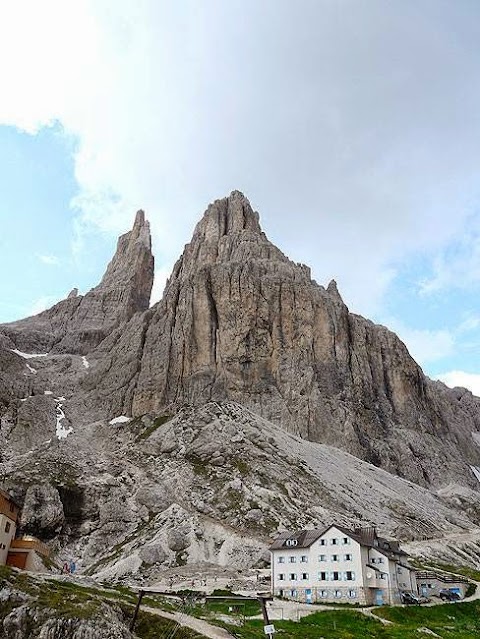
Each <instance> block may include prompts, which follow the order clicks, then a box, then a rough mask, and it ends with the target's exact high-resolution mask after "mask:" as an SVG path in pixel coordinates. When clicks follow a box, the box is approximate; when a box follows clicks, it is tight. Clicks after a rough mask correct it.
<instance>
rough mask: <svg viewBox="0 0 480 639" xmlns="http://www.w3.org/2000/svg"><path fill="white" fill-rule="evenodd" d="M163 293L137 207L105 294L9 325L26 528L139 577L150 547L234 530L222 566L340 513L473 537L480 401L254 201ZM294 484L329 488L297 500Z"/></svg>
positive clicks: (198, 555)
mask: <svg viewBox="0 0 480 639" xmlns="http://www.w3.org/2000/svg"><path fill="white" fill-rule="evenodd" d="M152 283H153V255H152V253H151V241H150V229H149V225H148V221H147V220H146V219H145V215H144V213H143V212H142V211H139V212H138V213H137V216H136V218H135V223H134V225H133V228H132V230H131V231H129V232H128V233H126V234H124V235H123V236H122V237H121V238H120V239H119V242H118V246H117V251H116V253H115V255H114V257H113V259H112V260H111V262H110V264H109V266H108V267H107V269H106V272H105V275H104V277H103V278H102V280H101V282H100V284H99V285H98V286H97V287H94V288H93V289H92V290H91V291H90V292H89V293H87V294H86V295H84V296H78V295H76V294H75V295H74V294H72V296H69V297H68V298H67V299H66V300H63V301H62V302H59V303H58V304H57V305H55V306H54V307H52V308H51V309H48V310H47V311H45V312H44V313H42V314H40V315H39V316H35V317H33V318H27V319H25V320H20V321H19V322H14V323H10V324H3V325H0V364H1V367H0V420H1V421H0V450H1V457H0V472H2V473H3V476H4V477H5V478H6V479H5V482H6V485H7V487H8V488H10V489H11V490H12V491H13V492H14V494H15V496H16V497H17V499H18V500H19V501H20V502H21V503H24V504H26V505H27V508H26V510H25V513H24V520H23V526H24V528H25V530H28V531H30V532H33V533H36V534H38V535H39V536H40V537H42V538H44V539H47V540H50V543H52V544H55V545H56V547H57V548H58V549H59V550H60V552H67V551H68V552H69V553H73V554H75V555H78V556H80V557H82V561H83V565H85V566H86V565H87V564H88V563H92V562H94V557H95V556H96V555H99V554H100V555H101V556H102V557H104V558H105V562H106V563H105V565H107V566H109V568H108V569H109V570H110V571H111V573H112V574H115V575H120V574H124V572H125V571H127V572H128V571H129V570H130V571H133V573H135V572H137V571H139V570H140V572H141V570H143V569H142V568H141V566H142V561H143V560H142V558H141V555H142V553H144V554H145V556H148V557H150V558H151V557H157V559H158V562H154V564H155V563H158V564H159V565H160V566H165V565H175V562H178V561H187V563H188V562H198V561H214V562H215V561H216V562H221V561H224V559H225V557H227V555H225V553H224V554H222V553H221V552H220V551H219V552H218V553H217V554H215V543H213V542H212V541H211V539H210V537H209V535H210V534H211V535H212V539H213V538H214V539H216V540H217V542H216V543H217V544H218V543H219V541H218V539H219V535H221V534H224V533H221V531H225V530H227V529H228V530H230V529H231V530H234V531H236V532H235V534H234V535H233V537H235V539H234V538H233V537H232V539H231V540H230V541H229V544H230V546H229V548H230V550H229V552H228V557H231V556H233V555H232V553H233V554H234V553H235V552H239V553H240V554H239V557H243V559H242V561H244V562H247V563H248V562H251V563H254V562H255V561H259V560H260V558H261V557H262V553H263V552H264V550H265V547H266V540H267V537H268V536H269V535H271V534H274V532H275V530H279V529H281V528H282V527H284V526H285V525H288V526H289V527H294V526H295V525H297V526H303V525H309V526H314V525H319V524H321V523H324V522H325V520H326V518H327V519H328V521H333V520H334V519H335V517H337V518H339V519H341V520H342V521H344V522H345V523H347V522H348V518H350V519H351V518H352V517H353V518H355V521H356V522H357V523H362V522H364V523H372V524H376V525H378V526H379V527H380V529H381V530H383V532H384V533H385V532H386V533H389V534H395V535H398V536H401V537H402V538H410V537H418V536H419V535H421V536H426V535H427V536H428V535H429V534H431V535H432V536H435V535H437V536H438V534H441V532H442V531H443V532H444V533H445V532H447V533H449V532H452V531H453V532H455V531H458V533H459V534H460V532H461V531H465V530H472V531H475V530H477V526H478V523H479V519H480V499H479V493H478V481H477V479H476V477H475V476H474V474H473V473H472V469H471V467H477V466H478V467H480V446H479V445H478V441H480V435H479V433H480V399H479V398H475V397H474V396H473V395H472V394H471V393H469V392H468V391H466V390H462V389H454V390H451V389H447V388H446V387H445V386H444V385H443V384H441V383H437V382H432V381H431V380H429V379H428V378H427V377H425V376H424V374H423V372H422V370H421V368H420V367H419V366H418V365H417V364H416V363H415V361H414V360H413V359H412V358H411V357H410V355H409V353H408V350H407V348H406V347H405V345H404V344H403V343H402V342H401V340H400V339H399V338H398V337H397V336H396V335H395V334H394V333H392V332H391V331H389V330H388V329H387V328H385V327H382V326H378V325H375V324H374V323H373V322H371V321H369V320H366V319H364V318H362V317H361V316H359V315H355V314H352V313H350V312H349V310H348V308H347V306H346V305H345V303H344V302H343V300H342V298H341V296H340V294H339V292H338V288H337V286H336V283H335V282H334V281H333V280H332V281H331V282H330V283H329V284H328V286H327V287H326V288H325V287H323V286H321V285H319V284H317V283H316V282H315V281H314V280H312V278H311V273H310V269H309V268H308V266H305V265H302V264H297V263H295V262H292V261H291V260H289V259H288V257H287V256H285V255H284V254H283V253H282V251H281V250H280V249H278V248H277V247H275V246H274V245H273V244H272V243H271V242H270V241H269V240H268V238H267V236H266V235H265V233H264V232H263V231H262V229H261V226H260V222H259V216H258V213H256V212H255V211H253V209H252V207H251V205H250V203H249V201H248V200H247V198H246V197H245V196H244V195H243V194H241V193H240V192H238V191H234V192H232V194H231V195H230V196H228V197H226V198H222V199H220V200H216V201H215V202H214V203H212V204H211V205H210V206H209V207H208V208H207V210H206V212H205V214H204V216H203V217H202V219H201V220H200V221H199V222H198V224H197V225H196V227H195V230H194V232H193V236H192V240H191V242H190V243H188V244H187V245H186V246H185V249H184V251H183V253H182V255H181V256H180V258H179V259H178V260H177V262H176V264H175V266H174V268H173V271H172V274H171V276H170V278H169V280H168V281H167V284H166V287H165V291H164V294H163V297H162V299H161V300H160V301H159V302H157V303H156V304H154V305H153V306H151V307H149V298H150V293H151V287H152ZM59 407H60V411H59ZM62 414H63V417H62ZM115 418H121V419H120V422H118V421H116V419H115ZM59 424H60V426H61V432H63V433H65V432H67V431H68V435H66V436H65V437H64V438H62V439H60V438H57V437H56V436H55V432H56V429H57V433H58V432H59V431H58V427H59ZM474 436H475V437H474ZM288 438H291V439H288ZM270 440H271V441H270ZM294 442H297V443H294ZM275 447H277V448H278V450H277V451H276V448H275ZM322 447H325V448H322ZM279 450H281V451H283V452H282V459H283V457H285V455H287V451H289V450H290V453H291V454H290V457H289V461H286V457H285V459H283V461H282V460H280V459H278V460H277V459H276V455H277V456H278V451H279ZM295 451H296V452H295ZM308 451H310V452H308ZM322 451H323V452H322ZM34 459H35V460H36V461H35V462H34V461H33V460H34ZM295 459H296V460H297V461H295ZM355 459H357V461H355ZM322 460H323V461H322ZM328 460H330V461H328ZM345 460H349V461H345ZM80 462H81V463H80ZM322 463H323V464H324V465H325V467H326V468H327V469H329V470H328V471H324V470H323V469H322ZM82 464H83V467H82ZM289 464H290V466H289ZM305 464H307V466H308V467H309V468H310V470H308V471H306V466H305ZM250 465H251V467H252V472H250V471H248V468H249V466H250ZM335 465H337V466H338V467H339V468H341V469H343V473H344V478H343V479H342V477H341V475H338V473H337V471H336V470H335ZM265 469H267V470H265ZM289 473H291V474H292V477H293V480H294V481H297V482H300V484H302V485H303V484H305V486H307V485H308V484H309V483H310V484H311V485H312V487H313V486H314V487H315V489H314V490H313V488H312V492H311V494H310V493H309V492H308V490H304V489H303V488H302V489H299V490H298V494H295V491H294V490H291V489H285V482H287V483H288V479H287V478H288V476H289ZM370 475H371V479H369V476H370ZM364 476H365V477H364ZM335 477H336V479H332V478H335ZM231 482H233V485H231ZM239 482H240V483H239ZM402 482H403V483H402ZM202 484H204V486H203V487H202ZM282 485H283V488H282ZM182 486H183V489H182ZM142 487H143V488H144V489H145V490H143V491H142ZM185 487H188V491H190V493H191V499H190V497H189V496H188V495H187V494H185V497H181V495H182V494H183V493H185ZM284 489H285V490H284ZM285 491H286V492H285ZM410 492H411V495H412V496H413V497H412V498H410V497H409V493H410ZM147 493H148V494H147ZM360 494H361V495H362V497H361V499H360V497H359V495H360ZM38 495H40V496H43V497H42V498H41V499H38ZM219 495H223V497H222V500H221V501H222V503H223V504H224V505H225V504H226V505H228V504H229V506H228V507H227V508H226V509H224V510H222V508H221V507H220V506H221V503H218V496H219ZM42 500H43V502H44V505H43V506H42ZM278 500H280V501H278ZM371 500H373V501H375V503H377V502H376V500H378V508H377V507H375V508H373V507H372V505H371V504H370V501H371ZM175 504H176V506H175ZM326 504H330V506H329V507H328V508H326ZM345 504H346V505H347V506H346V507H345ZM47 506H48V507H47ZM174 506H175V507H174ZM172 508H173V510H172ZM422 509H423V510H422ZM305 511H307V514H308V516H307V517H306V518H305ZM150 514H152V517H153V519H151V520H150V519H149V517H150ZM182 518H183V520H182ZM205 518H207V519H205ZM207 520H208V521H210V520H211V523H212V522H213V521H214V522H216V523H215V525H213V523H212V526H210V524H209V523H208V521H207ZM182 521H183V522H184V523H183V524H182ZM175 526H177V527H178V526H180V528H182V530H183V528H185V535H184V536H186V537H187V538H188V540H189V545H188V546H187V547H191V548H192V549H193V548H195V549H196V550H195V552H193V550H192V551H191V553H190V554H189V553H187V555H188V556H187V558H185V557H184V558H182V552H183V551H184V550H185V548H183V549H182V548H180V546H181V544H179V543H177V542H178V540H177V542H175V541H171V539H170V537H169V535H170V533H171V531H172V530H173V528H174V527H175ZM198 526H200V527H201V526H203V530H204V532H203V533H202V535H203V537H202V541H201V543H200V542H199V540H198V538H197V537H196V536H195V535H196V533H195V530H196V529H197V528H198ZM429 531H430V532H429ZM225 534H226V533H225ZM245 536H246V537H247V538H249V539H250V540H251V549H252V550H251V553H250V554H248V553H247V555H245V553H243V554H242V553H241V550H240V549H241V545H242V543H243V542H242V541H241V539H244V538H245ZM209 539H210V540H209ZM128 540H130V541H128ZM152 540H155V541H154V543H153V542H152ZM195 540H197V541H195ZM152 543H153V545H154V546H155V547H156V548H157V549H156V550H152V549H150V550H144V551H142V548H144V547H145V548H147V547H148V548H149V547H150V546H151V545H152ZM212 543H213V545H212ZM112 544H114V545H115V544H117V545H118V544H120V545H121V547H122V548H123V547H124V546H125V549H127V550H128V552H127V550H126V551H125V552H126V554H122V553H123V551H122V553H121V557H120V555H119V556H112V554H111V553H109V548H111V546H112ZM169 544H170V545H172V544H173V546H174V547H177V546H178V548H179V549H178V550H174V549H173V550H172V548H170V546H169ZM130 551H132V552H133V551H135V552H134V554H135V553H136V554H135V556H136V557H137V559H136V560H135V562H133V563H132V560H129V559H128V557H129V552H130ZM149 553H150V554H149ZM178 553H180V554H178ZM114 555H115V553H114ZM142 556H143V555H142ZM222 557H223V558H224V559H222ZM122 562H123V563H122ZM129 562H130V563H129ZM117 564H118V565H117ZM120 564H121V565H120ZM133 564H135V566H134V565H133ZM149 565H150V564H149ZM152 565H153V564H152ZM242 565H244V564H242ZM245 565H246V564H245ZM239 567H240V564H239ZM152 570H153V572H155V570H156V569H155V570H154V568H152V569H151V570H150V568H149V569H148V570H147V573H148V574H150V573H151V572H152ZM122 571H123V572H122ZM149 571H150V572H149ZM152 575H153V573H152Z"/></svg>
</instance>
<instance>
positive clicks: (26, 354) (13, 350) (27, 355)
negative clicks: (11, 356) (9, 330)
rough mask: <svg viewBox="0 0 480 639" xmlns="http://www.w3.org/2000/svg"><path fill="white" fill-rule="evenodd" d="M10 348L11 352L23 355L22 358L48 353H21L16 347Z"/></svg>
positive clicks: (44, 355) (42, 355) (46, 354)
mask: <svg viewBox="0 0 480 639" xmlns="http://www.w3.org/2000/svg"><path fill="white" fill-rule="evenodd" d="M10 350H11V351H12V353H15V354H16V355H20V357H23V358H24V359H32V358H33V357H47V356H48V353H23V352H22V351H19V350H18V348H11V349H10Z"/></svg>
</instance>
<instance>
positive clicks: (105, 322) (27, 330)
mask: <svg viewBox="0 0 480 639" xmlns="http://www.w3.org/2000/svg"><path fill="white" fill-rule="evenodd" d="M153 266H154V260H153V255H152V251H151V238H150V227H149V223H148V221H146V220H145V214H144V212H143V211H138V213H137V215H136V218H135V224H134V226H133V229H132V230H131V231H130V232H128V233H126V234H125V235H122V236H121V237H120V239H119V240H118V246H117V251H116V253H115V255H114V257H113V259H112V261H111V262H110V264H109V265H108V268H107V271H106V273H105V275H104V277H103V279H102V281H101V282H100V284H99V285H98V286H96V287H95V288H93V289H92V290H91V291H89V292H88V293H87V294H86V295H83V296H82V295H77V290H76V289H73V290H72V292H71V293H70V294H69V296H68V297H67V299H65V300H63V301H61V302H59V303H58V304H56V305H55V306H53V307H52V308H50V309H48V310H47V311H44V312H43V313H40V314H39V315H36V316H35V317H30V318H27V319H24V320H20V321H18V322H13V323H10V324H3V325H0V334H2V333H3V335H4V337H6V338H8V340H9V341H10V344H11V345H13V346H14V347H16V348H17V349H19V350H20V351H24V352H30V353H31V352H33V353H39V352H42V353H45V352H56V353H80V354H86V353H88V352H90V351H91V350H93V349H94V348H95V347H96V346H97V345H98V344H100V343H101V342H102V341H103V340H104V339H105V337H106V336H107V335H109V334H110V333H111V331H112V330H113V329H115V328H116V327H118V326H120V325H125V324H126V322H127V321H128V320H129V319H130V318H131V317H132V316H133V315H134V314H135V313H137V312H142V311H145V310H146V309H147V308H148V306H149V302H150V293H151V290H152V285H153Z"/></svg>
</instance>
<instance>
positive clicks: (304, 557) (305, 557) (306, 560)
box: [300, 555, 308, 564]
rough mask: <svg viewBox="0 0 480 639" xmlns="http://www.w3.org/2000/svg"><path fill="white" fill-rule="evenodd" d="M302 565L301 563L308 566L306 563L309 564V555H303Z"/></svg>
mask: <svg viewBox="0 0 480 639" xmlns="http://www.w3.org/2000/svg"><path fill="white" fill-rule="evenodd" d="M300 563H301V564H306V563H308V557H307V555H302V556H301V557H300Z"/></svg>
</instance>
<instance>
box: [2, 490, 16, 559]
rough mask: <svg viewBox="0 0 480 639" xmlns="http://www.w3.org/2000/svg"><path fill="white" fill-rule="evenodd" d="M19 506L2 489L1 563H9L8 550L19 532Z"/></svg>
mask: <svg viewBox="0 0 480 639" xmlns="http://www.w3.org/2000/svg"><path fill="white" fill-rule="evenodd" d="M19 511H20V508H19V506H18V505H17V504H16V503H15V502H14V500H13V499H12V498H11V497H10V495H9V494H8V493H6V492H4V491H3V490H1V489H0V565H3V566H4V565H5V564H6V563H7V557H8V551H9V549H10V545H11V543H12V541H13V540H14V539H15V534H16V532H17V522H18V513H19Z"/></svg>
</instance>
